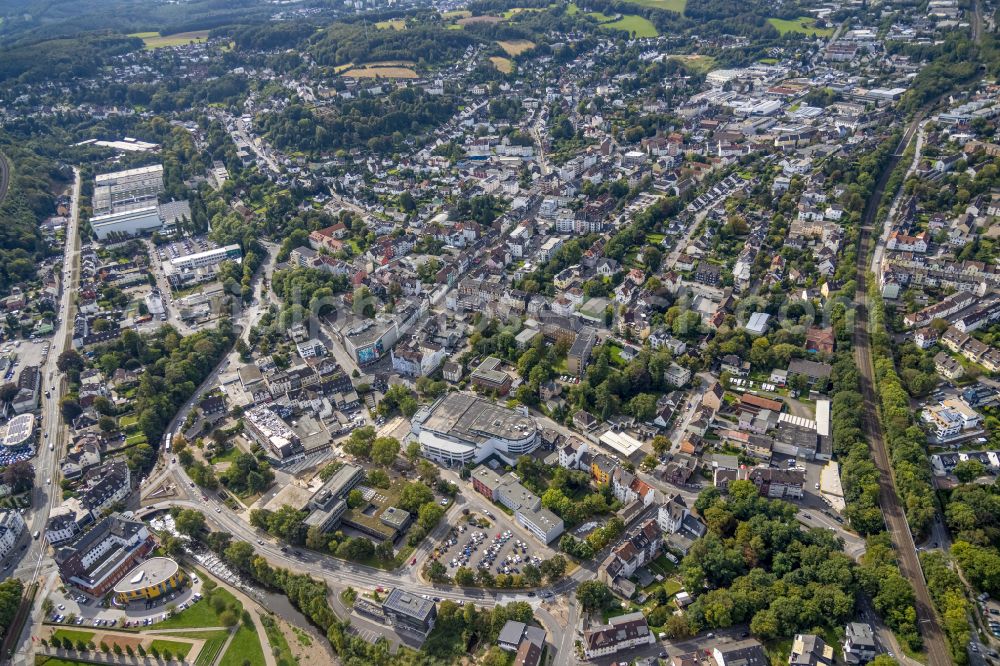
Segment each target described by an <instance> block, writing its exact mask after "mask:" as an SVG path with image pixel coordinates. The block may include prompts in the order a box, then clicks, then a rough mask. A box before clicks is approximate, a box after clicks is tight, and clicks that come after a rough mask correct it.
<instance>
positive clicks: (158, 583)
mask: <svg viewBox="0 0 1000 666" xmlns="http://www.w3.org/2000/svg"><path fill="white" fill-rule="evenodd" d="M187 580H188V577H187V575H186V574H185V573H184V572H183V571H182V570H181V568H180V567H179V566H177V562H175V561H174V560H172V559H170V558H169V557H151V558H149V559H148V560H146V561H145V562H143V563H142V564H139V565H138V566H136V568H134V569H132V571H130V572H128V573H127V574H125V577H124V578H122V579H121V580H120V581H119V582H118V584H117V585H115V588H114V593H115V601H116V602H117V603H119V604H127V603H129V602H131V601H138V600H140V599H141V600H149V599H157V598H159V597H162V596H163V595H165V594H169V593H171V592H174V591H175V590H179V589H181V587H183V586H184V584H185V583H187Z"/></svg>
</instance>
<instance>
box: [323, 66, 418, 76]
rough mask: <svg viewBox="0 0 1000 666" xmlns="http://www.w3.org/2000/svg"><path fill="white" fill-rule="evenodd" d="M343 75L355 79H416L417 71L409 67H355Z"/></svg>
mask: <svg viewBox="0 0 1000 666" xmlns="http://www.w3.org/2000/svg"><path fill="white" fill-rule="evenodd" d="M342 76H350V77H353V78H355V79H374V78H376V77H381V78H383V79H415V78H417V73H416V72H414V71H413V70H412V69H410V68H409V67H355V68H353V69H349V70H347V71H346V72H344V73H343V74H342Z"/></svg>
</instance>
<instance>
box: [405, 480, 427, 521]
mask: <svg viewBox="0 0 1000 666" xmlns="http://www.w3.org/2000/svg"><path fill="white" fill-rule="evenodd" d="M433 501H434V493H432V492H431V489H430V488H428V487H427V486H425V485H424V484H422V483H420V482H419V481H411V482H410V483H408V484H406V485H405V486H404V487H403V489H402V490H401V491H400V493H399V502H398V505H399V508H401V509H403V510H404V511H409V512H410V513H414V514H415V513H417V512H418V511H419V510H420V507H421V506H422V505H424V504H426V503H427V502H433Z"/></svg>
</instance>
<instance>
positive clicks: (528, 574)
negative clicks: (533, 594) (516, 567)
mask: <svg viewBox="0 0 1000 666" xmlns="http://www.w3.org/2000/svg"><path fill="white" fill-rule="evenodd" d="M523 573H524V582H526V583H527V584H528V585H530V586H531V587H536V586H537V585H538V584H539V583H541V582H542V571H541V569H539V568H538V567H536V566H535V565H534V564H525V565H524V569H523Z"/></svg>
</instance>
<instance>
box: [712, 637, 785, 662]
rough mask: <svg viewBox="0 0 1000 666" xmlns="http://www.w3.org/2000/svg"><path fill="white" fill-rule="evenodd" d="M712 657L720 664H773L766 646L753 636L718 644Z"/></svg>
mask: <svg viewBox="0 0 1000 666" xmlns="http://www.w3.org/2000/svg"><path fill="white" fill-rule="evenodd" d="M712 657H713V658H714V659H715V663H716V664H718V666H771V660H770V658H768V656H767V652H765V651H764V646H763V645H761V644H760V643H758V642H757V641H756V640H754V639H752V638H748V639H745V640H742V641H736V642H733V643H724V644H720V645H717V646H716V647H715V648H714V649H713V650H712Z"/></svg>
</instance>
